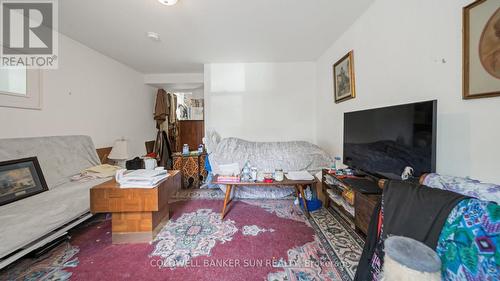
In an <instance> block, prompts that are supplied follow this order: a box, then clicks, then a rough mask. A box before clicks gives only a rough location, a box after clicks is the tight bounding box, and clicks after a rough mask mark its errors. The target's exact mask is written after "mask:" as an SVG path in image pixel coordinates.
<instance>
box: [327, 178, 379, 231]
mask: <svg viewBox="0 0 500 281" xmlns="http://www.w3.org/2000/svg"><path fill="white" fill-rule="evenodd" d="M322 190H323V194H324V195H325V197H326V200H325V207H327V208H328V207H331V208H332V209H333V210H334V211H335V212H336V213H338V214H339V215H340V216H341V217H342V218H343V219H344V220H345V221H346V222H347V223H348V224H349V225H351V227H352V228H354V229H356V230H357V231H358V232H360V233H362V234H363V235H364V236H366V234H367V233H368V225H369V224H370V219H371V215H372V213H373V210H374V209H375V207H376V205H377V204H378V202H380V200H381V198H382V189H380V188H379V187H378V182H377V180H376V179H374V178H373V177H370V176H368V175H364V176H363V177H357V176H337V175H335V174H334V173H331V172H330V170H328V169H323V171H322Z"/></svg>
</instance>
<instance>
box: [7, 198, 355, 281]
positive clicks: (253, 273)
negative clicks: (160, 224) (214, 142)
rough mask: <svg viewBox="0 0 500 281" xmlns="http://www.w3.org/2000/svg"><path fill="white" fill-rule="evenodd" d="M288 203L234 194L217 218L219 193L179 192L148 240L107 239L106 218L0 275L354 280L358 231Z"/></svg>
mask: <svg viewBox="0 0 500 281" xmlns="http://www.w3.org/2000/svg"><path fill="white" fill-rule="evenodd" d="M191 195H192V196H191ZM292 202H293V201H292V200H236V201H234V202H233V203H232V204H231V205H230V208H229V211H228V213H227V215H226V217H225V218H224V219H223V220H221V218H220V209H221V207H222V201H221V198H220V197H219V194H215V193H214V192H213V191H209V192H207V193H204V192H200V191H198V192H190V194H180V196H178V197H177V199H176V200H172V203H171V210H172V212H171V213H172V217H171V219H170V221H169V223H167V225H166V226H165V227H164V228H163V229H162V230H161V231H160V233H159V234H158V236H157V238H156V240H155V241H153V242H152V243H150V244H128V245H113V244H111V234H110V231H111V223H110V220H109V219H108V220H104V221H99V222H97V223H94V224H89V225H88V226H87V227H80V228H79V229H77V230H75V231H74V232H73V233H72V238H71V240H70V243H67V244H62V245H61V246H59V247H58V248H57V249H56V250H53V251H52V252H51V253H50V255H49V256H47V257H45V258H44V259H41V260H37V261H33V260H31V261H29V266H27V263H28V261H27V260H26V259H22V260H21V261H20V262H18V263H16V264H14V265H12V266H10V267H9V268H8V269H6V270H3V271H1V272H0V280H40V279H43V280H68V279H71V280H228V281H229V280H272V281H275V280H276V281H278V280H282V281H284V280H287V281H289V280H290V281H291V280H304V281H307V280H352V279H353V277H354V274H355V272H356V266H357V262H358V260H359V258H360V255H361V252H362V247H363V241H362V240H361V238H360V237H359V236H358V235H357V234H356V233H355V232H354V231H353V230H352V229H350V228H349V226H347V225H346V224H345V223H344V222H343V221H342V220H341V219H340V217H339V216H338V215H337V214H336V213H335V212H334V211H333V210H329V209H321V210H319V211H317V212H313V213H311V215H312V216H311V218H310V219H309V220H308V219H306V218H305V216H304V215H303V214H302V212H301V210H300V209H298V208H297V207H296V206H295V205H293V203H292ZM14 276H16V277H14Z"/></svg>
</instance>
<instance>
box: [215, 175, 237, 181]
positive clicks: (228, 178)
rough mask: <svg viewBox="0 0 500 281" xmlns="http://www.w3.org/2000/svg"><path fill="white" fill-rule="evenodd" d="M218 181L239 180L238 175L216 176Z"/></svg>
mask: <svg viewBox="0 0 500 281" xmlns="http://www.w3.org/2000/svg"><path fill="white" fill-rule="evenodd" d="M217 181H218V182H240V181H241V179H240V177H239V176H217Z"/></svg>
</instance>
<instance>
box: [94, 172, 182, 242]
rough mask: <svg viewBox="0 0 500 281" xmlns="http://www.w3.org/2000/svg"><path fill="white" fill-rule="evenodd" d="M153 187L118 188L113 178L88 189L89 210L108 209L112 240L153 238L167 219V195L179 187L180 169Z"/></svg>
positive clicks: (142, 240) (148, 239) (102, 210)
mask: <svg viewBox="0 0 500 281" xmlns="http://www.w3.org/2000/svg"><path fill="white" fill-rule="evenodd" d="M168 174H169V176H168V177H167V178H166V179H165V180H163V181H162V182H161V183H160V184H159V185H158V186H157V187H155V188H120V184H119V183H117V182H116V181H115V180H114V179H112V180H110V181H107V182H105V183H102V184H99V185H96V186H94V187H92V188H91V189H90V212H92V213H93V214H95V213H111V216H112V217H111V231H112V239H113V244H121V243H147V242H150V241H152V240H153V239H154V238H155V237H156V235H157V234H158V232H159V231H160V230H161V228H162V227H163V226H164V225H165V224H166V223H167V222H168V219H169V207H168V199H169V198H170V196H171V195H172V194H173V193H174V192H176V191H178V190H179V189H180V188H181V174H180V172H179V171H168Z"/></svg>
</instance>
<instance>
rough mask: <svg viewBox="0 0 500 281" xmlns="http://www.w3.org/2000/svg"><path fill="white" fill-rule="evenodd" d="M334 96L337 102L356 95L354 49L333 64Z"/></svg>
mask: <svg viewBox="0 0 500 281" xmlns="http://www.w3.org/2000/svg"><path fill="white" fill-rule="evenodd" d="M333 96H334V99H335V103H339V102H343V101H346V100H350V99H353V98H355V97H356V87H355V79H354V51H350V52H349V53H347V54H346V55H345V56H343V57H342V58H341V59H339V60H338V61H337V62H336V63H335V64H334V65H333Z"/></svg>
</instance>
